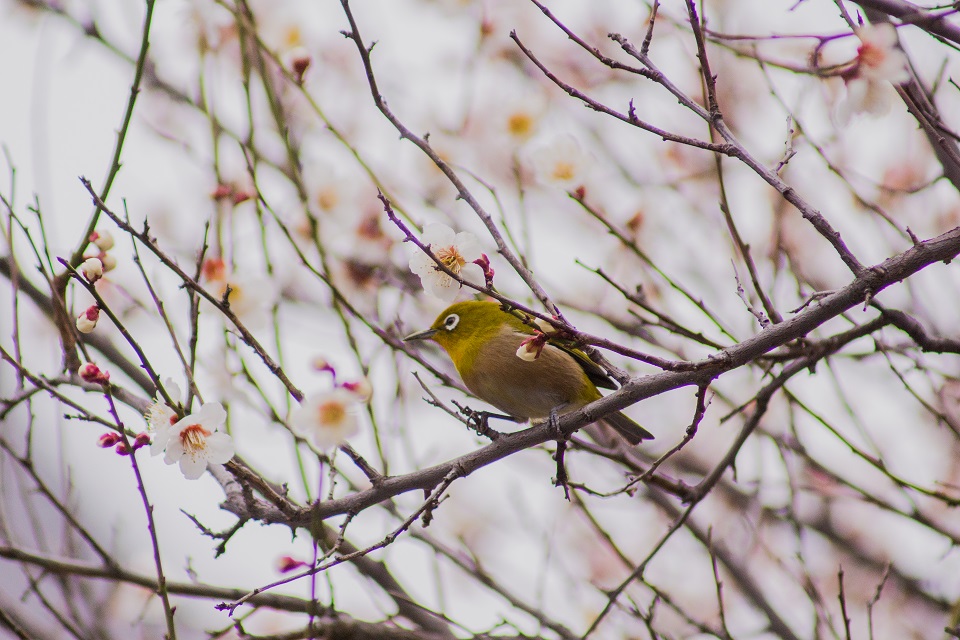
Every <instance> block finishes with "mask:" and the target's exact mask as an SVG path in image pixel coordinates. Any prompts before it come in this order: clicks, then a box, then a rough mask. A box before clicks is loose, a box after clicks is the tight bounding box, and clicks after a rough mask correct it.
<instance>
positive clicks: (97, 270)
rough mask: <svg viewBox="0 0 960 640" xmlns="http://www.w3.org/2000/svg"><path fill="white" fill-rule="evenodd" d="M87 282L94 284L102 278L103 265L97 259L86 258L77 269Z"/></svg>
mask: <svg viewBox="0 0 960 640" xmlns="http://www.w3.org/2000/svg"><path fill="white" fill-rule="evenodd" d="M78 271H80V273H81V274H82V275H83V277H84V278H86V279H87V282H90V283H94V282H96V281H97V280H99V279H100V278H101V277H103V263H102V262H100V259H99V258H87V259H86V260H84V261H83V263H82V264H81V265H80V268H79V269H78Z"/></svg>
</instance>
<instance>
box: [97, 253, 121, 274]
mask: <svg viewBox="0 0 960 640" xmlns="http://www.w3.org/2000/svg"><path fill="white" fill-rule="evenodd" d="M97 258H99V260H100V262H102V263H103V270H104V272H107V271H113V270H114V269H116V268H117V259H116V258H114V257H113V256H112V255H110V254H109V253H106V252H104V253H101V254H100V255H99V256H97Z"/></svg>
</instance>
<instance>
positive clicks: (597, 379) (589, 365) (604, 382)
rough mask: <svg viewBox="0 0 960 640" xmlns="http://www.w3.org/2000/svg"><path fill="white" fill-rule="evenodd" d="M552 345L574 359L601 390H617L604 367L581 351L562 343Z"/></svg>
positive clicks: (552, 342) (556, 342)
mask: <svg viewBox="0 0 960 640" xmlns="http://www.w3.org/2000/svg"><path fill="white" fill-rule="evenodd" d="M549 342H550V344H552V345H553V346H555V347H556V348H558V349H560V350H562V351H564V352H565V353H567V354H569V355H570V357H571V358H573V359H574V360H575V361H576V363H577V364H578V365H580V368H581V369H583V371H584V373H586V374H587V377H588V378H590V382H592V383H593V384H595V385H597V387H599V388H600V389H616V388H617V385H616V383H615V382H614V381H613V379H612V378H611V377H610V376H608V375H607V372H606V371H604V370H603V367H601V366H600V365H598V364H597V363H596V362H594V361H593V360H591V359H590V356H588V355H587V354H585V353H584V352H583V351H581V350H580V349H575V348H573V347H571V346H569V345H565V344H563V343H562V342H560V341H555V340H550V341H549Z"/></svg>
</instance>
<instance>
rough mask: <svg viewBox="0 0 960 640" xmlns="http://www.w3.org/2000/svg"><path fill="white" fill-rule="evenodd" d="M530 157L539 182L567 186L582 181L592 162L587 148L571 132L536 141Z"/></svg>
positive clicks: (578, 185) (534, 173) (529, 159)
mask: <svg viewBox="0 0 960 640" xmlns="http://www.w3.org/2000/svg"><path fill="white" fill-rule="evenodd" d="M527 161H528V164H529V165H530V168H531V169H532V170H533V175H534V177H535V178H536V179H537V181H538V182H540V183H541V184H545V185H554V186H557V187H560V188H562V189H567V190H570V189H576V188H577V187H580V186H582V185H583V183H584V179H585V177H586V171H587V167H588V164H589V158H588V156H587V154H586V152H585V151H584V150H583V148H582V147H581V146H580V143H579V142H577V139H576V138H574V137H573V136H572V135H569V134H564V135H560V136H557V137H555V138H553V139H551V140H547V141H545V142H542V143H540V144H538V145H536V146H535V147H533V148H532V149H531V150H530V153H529V155H528V156H527Z"/></svg>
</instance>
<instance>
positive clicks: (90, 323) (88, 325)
mask: <svg viewBox="0 0 960 640" xmlns="http://www.w3.org/2000/svg"><path fill="white" fill-rule="evenodd" d="M99 319H100V307H98V306H97V305H91V306H90V307H87V310H86V311H84V312H83V313H81V314H80V315H79V316H77V330H78V331H79V332H80V333H90V332H91V331H93V330H94V329H95V328H96V326H97V320H99Z"/></svg>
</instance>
